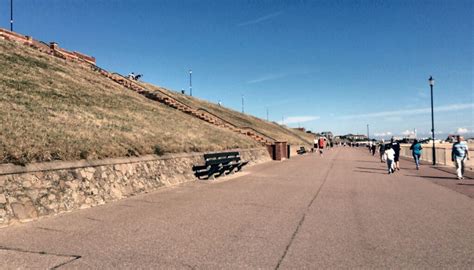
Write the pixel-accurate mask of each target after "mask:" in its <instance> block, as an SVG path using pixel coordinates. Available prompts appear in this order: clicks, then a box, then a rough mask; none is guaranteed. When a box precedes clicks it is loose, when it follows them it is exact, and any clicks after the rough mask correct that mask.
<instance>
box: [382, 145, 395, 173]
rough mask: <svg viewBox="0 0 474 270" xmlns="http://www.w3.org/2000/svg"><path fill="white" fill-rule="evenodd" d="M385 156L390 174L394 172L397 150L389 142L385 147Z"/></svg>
mask: <svg viewBox="0 0 474 270" xmlns="http://www.w3.org/2000/svg"><path fill="white" fill-rule="evenodd" d="M384 157H385V160H386V161H387V168H388V174H391V173H394V172H395V168H394V160H395V150H393V149H392V145H391V144H388V145H387V147H385V152H384Z"/></svg>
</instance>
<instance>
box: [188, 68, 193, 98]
mask: <svg viewBox="0 0 474 270" xmlns="http://www.w3.org/2000/svg"><path fill="white" fill-rule="evenodd" d="M189 95H190V96H193V71H192V70H191V69H190V70H189Z"/></svg>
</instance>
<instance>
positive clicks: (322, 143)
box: [318, 137, 326, 156]
mask: <svg viewBox="0 0 474 270" xmlns="http://www.w3.org/2000/svg"><path fill="white" fill-rule="evenodd" d="M325 145H326V139H325V138H324V137H319V140H318V147H319V155H320V156H323V149H324V146H325Z"/></svg>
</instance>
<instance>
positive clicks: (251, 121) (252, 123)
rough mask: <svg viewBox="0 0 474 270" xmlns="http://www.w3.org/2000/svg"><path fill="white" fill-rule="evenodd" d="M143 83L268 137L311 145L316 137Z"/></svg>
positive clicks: (151, 88) (296, 143)
mask: <svg viewBox="0 0 474 270" xmlns="http://www.w3.org/2000/svg"><path fill="white" fill-rule="evenodd" d="M142 85H143V86H144V87H145V88H147V89H149V90H151V91H153V90H155V91H156V90H158V91H162V92H165V93H166V94H168V95H170V96H172V97H173V98H175V99H176V100H178V101H180V102H182V103H184V104H186V105H188V106H190V107H192V108H195V109H198V110H202V111H205V112H208V113H211V114H213V115H215V116H217V117H219V118H221V119H223V120H225V121H228V122H229V123H232V124H233V125H235V126H237V127H241V128H252V129H254V130H256V131H258V132H260V134H263V135H266V136H267V137H270V138H273V139H274V140H277V141H286V142H288V143H289V144H292V145H308V144H309V145H311V144H312V140H313V138H314V137H313V135H311V134H307V133H305V132H302V131H298V130H294V129H290V128H287V127H284V126H282V125H279V124H277V123H274V122H269V121H266V120H263V119H260V118H258V117H255V116H252V115H248V114H243V113H241V112H238V111H235V110H232V109H229V108H226V107H223V106H219V105H217V104H214V103H211V102H208V101H205V100H202V99H198V98H195V97H190V96H187V95H183V94H181V93H178V92H174V91H171V90H168V89H166V88H163V87H158V86H155V85H152V84H149V83H142Z"/></svg>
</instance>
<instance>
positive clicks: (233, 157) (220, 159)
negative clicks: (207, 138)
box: [204, 152, 240, 165]
mask: <svg viewBox="0 0 474 270" xmlns="http://www.w3.org/2000/svg"><path fill="white" fill-rule="evenodd" d="M204 160H205V161H206V165H214V164H221V163H222V164H226V163H230V162H232V161H235V162H238V161H240V154H239V152H223V153H213V154H204Z"/></svg>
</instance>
